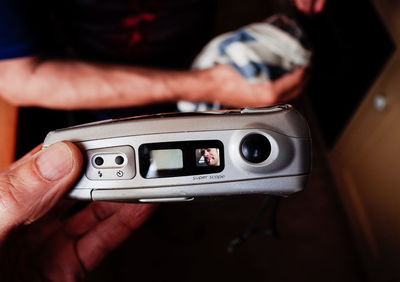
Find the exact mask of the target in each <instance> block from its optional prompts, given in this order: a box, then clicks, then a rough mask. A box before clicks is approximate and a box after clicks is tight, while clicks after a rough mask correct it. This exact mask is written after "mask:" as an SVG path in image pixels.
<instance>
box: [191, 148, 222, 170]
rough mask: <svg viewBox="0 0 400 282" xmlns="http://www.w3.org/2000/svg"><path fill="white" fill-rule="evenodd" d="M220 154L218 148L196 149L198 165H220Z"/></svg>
mask: <svg viewBox="0 0 400 282" xmlns="http://www.w3.org/2000/svg"><path fill="white" fill-rule="evenodd" d="M220 165H221V162H220V155H219V149H218V148H202V149H196V166H197V167H203V166H220Z"/></svg>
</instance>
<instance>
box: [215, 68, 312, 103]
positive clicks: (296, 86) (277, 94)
mask: <svg viewBox="0 0 400 282" xmlns="http://www.w3.org/2000/svg"><path fill="white" fill-rule="evenodd" d="M210 76H211V77H210V81H213V82H212V83H214V84H216V86H215V90H213V91H212V93H210V97H211V98H212V101H213V102H218V103H221V104H223V105H227V106H232V107H244V106H249V107H262V106H271V105H276V104H279V103H285V102H287V101H290V100H292V99H294V98H295V97H297V96H298V95H299V94H300V93H301V91H302V89H303V86H304V84H305V68H298V69H296V70H294V71H293V72H292V73H289V74H286V75H284V76H282V77H281V78H279V79H277V80H274V81H266V82H262V83H249V82H248V81H246V80H245V79H244V78H243V77H242V76H241V75H240V74H239V73H237V72H236V71H235V70H234V69H233V68H231V67H230V66H227V65H217V66H215V67H213V68H212V69H211V70H210Z"/></svg>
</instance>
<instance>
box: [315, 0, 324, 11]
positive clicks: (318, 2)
mask: <svg viewBox="0 0 400 282" xmlns="http://www.w3.org/2000/svg"><path fill="white" fill-rule="evenodd" d="M325 3H326V0H314V13H316V14H317V13H320V12H322V10H323V9H324V7H325Z"/></svg>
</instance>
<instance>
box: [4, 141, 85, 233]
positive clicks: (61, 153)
mask: <svg viewBox="0 0 400 282" xmlns="http://www.w3.org/2000/svg"><path fill="white" fill-rule="evenodd" d="M81 168H82V155H81V153H80V151H79V149H78V148H77V147H76V146H74V145H73V144H72V143H67V142H65V143H64V142H60V143H57V144H54V145H52V146H50V147H49V148H47V149H45V150H42V151H40V152H37V153H36V154H34V155H31V156H30V157H28V158H27V159H26V160H25V161H24V162H23V163H22V164H20V165H19V166H17V167H15V168H14V169H12V170H9V171H8V172H7V173H6V174H5V175H2V176H1V177H0V219H1V220H0V231H4V230H7V228H8V230H10V229H12V228H13V227H15V226H17V225H19V224H23V223H30V222H32V221H34V220H36V219H37V218H39V217H41V216H42V215H43V214H45V213H46V212H47V211H48V210H50V209H51V208H52V207H53V206H54V205H55V204H56V203H57V202H58V200H59V199H60V198H61V196H62V195H63V194H64V193H65V192H66V191H67V190H68V189H69V188H70V187H71V186H72V184H73V183H74V181H75V180H76V178H77V177H78V175H79V173H80V171H81Z"/></svg>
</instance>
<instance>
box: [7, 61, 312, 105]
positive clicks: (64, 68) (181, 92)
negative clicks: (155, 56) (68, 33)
mask: <svg viewBox="0 0 400 282" xmlns="http://www.w3.org/2000/svg"><path fill="white" fill-rule="evenodd" d="M304 73H305V68H298V69H296V70H295V71H293V72H292V73H290V74H287V75H285V76H283V77H282V78H280V79H278V80H275V81H267V82H263V83H257V84H250V83H248V82H247V81H246V80H245V79H244V78H243V77H242V76H241V75H240V74H238V73H237V72H236V71H235V70H233V69H232V68H231V67H229V66H226V65H217V66H215V67H213V68H211V69H206V70H201V71H166V70H157V69H148V68H139V67H132V66H118V65H102V64H95V63H85V62H78V61H38V60H37V59H35V58H34V57H27V58H18V59H10V60H3V61H0V97H2V98H3V99H5V100H7V101H8V102H10V103H12V104H14V105H17V106H39V107H46V108H53V109H100V108H113V107H127V106H140V105H147V104H151V103H161V102H175V101H179V100H186V101H192V102H200V101H208V102H218V103H221V104H223V105H227V106H231V107H245V106H251V107H257V106H259V107H261V106H270V105H274V104H277V103H283V102H286V101H289V100H291V99H293V98H294V97H296V96H297V95H299V94H300V92H301V90H302V87H303V84H304Z"/></svg>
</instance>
